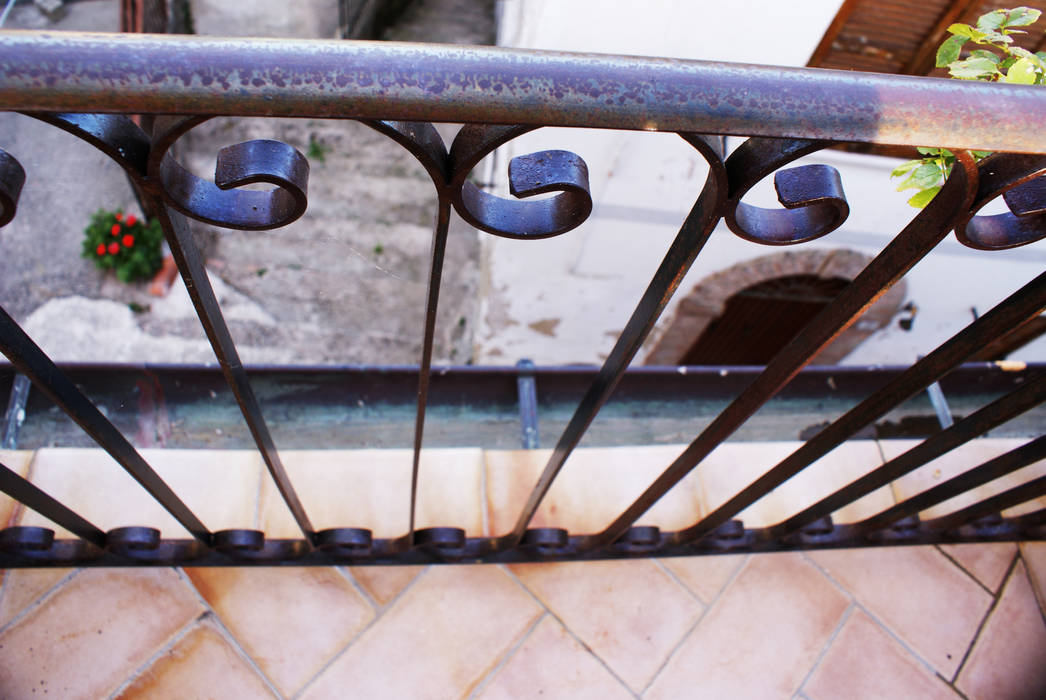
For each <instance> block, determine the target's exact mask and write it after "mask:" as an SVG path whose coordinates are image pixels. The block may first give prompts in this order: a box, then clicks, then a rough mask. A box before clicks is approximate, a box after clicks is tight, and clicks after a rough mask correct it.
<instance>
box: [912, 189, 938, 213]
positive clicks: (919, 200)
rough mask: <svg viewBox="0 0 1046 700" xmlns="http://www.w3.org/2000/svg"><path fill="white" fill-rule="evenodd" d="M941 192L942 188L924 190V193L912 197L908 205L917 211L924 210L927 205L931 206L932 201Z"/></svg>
mask: <svg viewBox="0 0 1046 700" xmlns="http://www.w3.org/2000/svg"><path fill="white" fill-rule="evenodd" d="M940 191H941V188H940V187H930V188H928V189H925V190H923V191H922V192H917V193H915V194H914V195H912V197H911V199H909V200H908V204H910V205H911V206H913V207H915V208H916V209H922V208H923V207H925V206H926V205H927V204H929V203H930V201H931V200H932V199H933V198H934V197H936V196H937V193H938V192H940Z"/></svg>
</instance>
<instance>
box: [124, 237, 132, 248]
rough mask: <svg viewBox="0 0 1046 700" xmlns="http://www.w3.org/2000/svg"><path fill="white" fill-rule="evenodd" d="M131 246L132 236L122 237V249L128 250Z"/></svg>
mask: <svg viewBox="0 0 1046 700" xmlns="http://www.w3.org/2000/svg"><path fill="white" fill-rule="evenodd" d="M133 245H134V236H132V235H131V234H127V235H126V236H124V237H123V247H124V248H130V247H131V246H133Z"/></svg>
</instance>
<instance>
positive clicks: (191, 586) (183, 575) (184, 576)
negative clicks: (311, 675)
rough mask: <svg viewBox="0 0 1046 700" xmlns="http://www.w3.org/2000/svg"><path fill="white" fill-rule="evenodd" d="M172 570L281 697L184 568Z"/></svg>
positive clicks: (249, 663) (231, 643)
mask: <svg viewBox="0 0 1046 700" xmlns="http://www.w3.org/2000/svg"><path fill="white" fill-rule="evenodd" d="M174 571H175V573H176V574H178V576H179V577H180V578H181V579H182V581H184V582H185V585H187V586H188V587H189V589H190V590H191V591H192V592H193V595H195V596H196V599H197V600H198V601H199V602H200V604H201V605H203V606H204V608H205V610H206V613H209V616H208V619H209V620H211V622H212V623H213V624H214V626H215V627H216V628H218V631H219V633H221V634H222V635H223V636H224V637H225V639H226V641H227V642H229V644H230V645H231V646H232V648H233V651H235V652H236V653H237V654H239V655H240V657H241V658H243V659H244V660H245V661H246V662H247V665H248V666H250V668H251V670H253V671H254V672H255V673H257V674H258V677H259V678H261V679H262V682H263V683H264V684H265V685H266V687H268V688H269V689H270V690H271V691H272V692H273V693H275V695H276V697H278V698H283V697H284V695H283V693H281V692H280V691H279V690H278V689H277V688H276V685H275V684H274V683H273V682H272V680H271V679H270V678H269V677H268V676H267V675H266V674H265V672H264V671H263V670H262V669H261V666H259V665H258V662H257V661H255V660H254V657H253V656H251V655H250V654H248V653H247V650H246V649H244V648H243V644H242V643H241V642H240V640H239V639H237V638H236V635H234V634H233V633H232V630H230V629H229V628H228V627H226V625H225V620H223V619H222V618H221V616H220V615H219V614H218V612H217V611H216V610H215V609H214V608H213V607H212V606H211V604H210V603H209V602H207V599H206V598H204V597H203V595H202V594H201V593H200V591H199V590H198V589H197V588H196V585H195V584H194V583H193V582H192V579H191V578H189V575H188V574H187V573H185V570H184V568H182V567H177V568H175V570H174Z"/></svg>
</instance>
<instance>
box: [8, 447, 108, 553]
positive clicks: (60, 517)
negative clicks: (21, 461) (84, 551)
mask: <svg viewBox="0 0 1046 700" xmlns="http://www.w3.org/2000/svg"><path fill="white" fill-rule="evenodd" d="M0 491H3V492H4V493H6V494H7V495H8V496H10V497H11V498H13V499H15V500H17V501H21V502H22V503H24V504H25V505H27V506H28V507H30V508H32V509H33V510H35V511H36V512H37V513H39V514H40V515H42V516H44V517H45V518H47V519H48V520H50V521H51V522H53V523H55V524H56V525H61V526H62V527H64V528H65V529H66V530H68V531H69V532H71V533H73V534H74V535H76V536H77V537H79V538H81V539H83V540H86V541H88V542H90V543H91V544H93V545H96V546H98V547H104V546H105V533H104V532H103V531H102V530H101V529H100V528H98V527H95V526H94V525H92V524H91V523H89V522H87V521H86V520H84V519H83V518H82V517H80V516H79V515H78V514H76V513H75V512H73V511H72V510H70V509H69V508H67V507H66V506H64V505H62V503H61V502H59V501H57V500H55V499H54V498H52V497H51V496H50V495H48V494H47V493H46V492H44V491H42V490H41V489H40V488H39V487H37V486H36V484H33V483H32V482H30V481H28V480H26V479H23V478H22V477H21V476H19V475H18V474H16V473H15V472H14V471H12V470H11V469H9V468H8V467H7V466H6V465H4V464H0Z"/></svg>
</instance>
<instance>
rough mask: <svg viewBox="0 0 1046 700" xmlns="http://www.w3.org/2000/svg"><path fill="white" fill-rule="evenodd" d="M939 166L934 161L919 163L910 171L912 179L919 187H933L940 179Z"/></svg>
mask: <svg viewBox="0 0 1046 700" xmlns="http://www.w3.org/2000/svg"><path fill="white" fill-rule="evenodd" d="M942 174H943V173H941V168H940V166H939V165H937V164H936V163H926V164H924V165H920V166H919V167H918V168H916V169H915V170H914V171H913V172H912V180H914V182H915V184H916V185H918V186H919V187H933V186H934V185H937V184H938V183H940V181H941V176H942Z"/></svg>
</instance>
